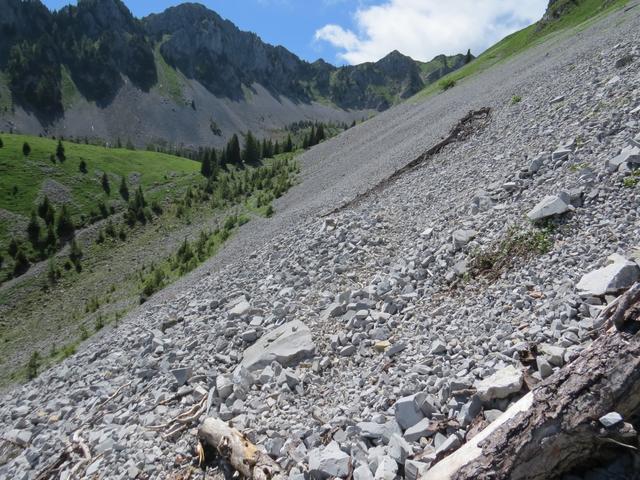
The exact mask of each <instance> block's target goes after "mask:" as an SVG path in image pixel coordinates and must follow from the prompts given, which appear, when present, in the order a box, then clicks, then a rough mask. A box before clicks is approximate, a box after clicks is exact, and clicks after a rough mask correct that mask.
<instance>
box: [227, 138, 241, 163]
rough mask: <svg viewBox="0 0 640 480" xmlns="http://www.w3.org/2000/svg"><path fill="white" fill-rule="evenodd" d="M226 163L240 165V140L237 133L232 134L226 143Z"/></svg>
mask: <svg viewBox="0 0 640 480" xmlns="http://www.w3.org/2000/svg"><path fill="white" fill-rule="evenodd" d="M227 163H230V164H232V165H237V166H241V165H242V156H241V154H240V140H239V139H238V135H236V134H234V135H233V137H231V140H229V143H228V145H227Z"/></svg>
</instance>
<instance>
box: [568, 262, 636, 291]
mask: <svg viewBox="0 0 640 480" xmlns="http://www.w3.org/2000/svg"><path fill="white" fill-rule="evenodd" d="M639 279H640V267H638V265H637V264H636V263H635V262H629V261H626V260H625V261H617V262H614V263H613V264H611V265H608V266H606V267H604V268H600V269H598V270H594V271H593V272H590V273H587V274H586V275H584V276H583V277H582V278H581V279H580V281H579V282H578V284H577V285H576V289H577V290H578V293H579V294H580V295H583V296H591V295H594V296H601V295H606V294H610V293H611V294H615V293H618V292H619V291H620V290H624V289H627V288H629V287H631V286H632V285H633V284H634V283H635V282H637V281H638V280H639Z"/></svg>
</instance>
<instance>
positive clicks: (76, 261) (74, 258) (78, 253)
mask: <svg viewBox="0 0 640 480" xmlns="http://www.w3.org/2000/svg"><path fill="white" fill-rule="evenodd" d="M69 260H71V263H73V265H74V266H75V267H76V271H78V272H79V271H81V270H82V264H81V263H80V261H81V260H82V250H81V249H80V246H79V245H78V242H76V239H75V238H74V239H73V240H71V248H70V249H69Z"/></svg>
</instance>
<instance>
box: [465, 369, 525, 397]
mask: <svg viewBox="0 0 640 480" xmlns="http://www.w3.org/2000/svg"><path fill="white" fill-rule="evenodd" d="M523 380H524V376H523V374H522V370H519V369H517V368H516V367H514V366H513V365H509V366H508V367H505V368H503V369H502V370H498V371H497V372H495V373H494V374H493V375H491V376H489V377H487V378H485V379H484V380H479V381H477V382H476V384H475V387H476V391H477V394H478V397H480V400H482V401H483V402H490V401H492V400H496V399H501V398H507V397H508V396H509V395H512V394H514V393H518V392H519V391H520V390H521V389H522V382H523Z"/></svg>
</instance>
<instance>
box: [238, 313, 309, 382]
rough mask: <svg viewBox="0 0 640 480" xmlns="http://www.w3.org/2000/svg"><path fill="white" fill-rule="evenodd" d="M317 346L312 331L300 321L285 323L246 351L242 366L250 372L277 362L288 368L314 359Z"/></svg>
mask: <svg viewBox="0 0 640 480" xmlns="http://www.w3.org/2000/svg"><path fill="white" fill-rule="evenodd" d="M315 350H316V345H315V343H314V342H313V338H312V337H311V331H310V330H309V327H307V326H306V325H305V324H304V323H302V322H301V321H300V320H293V321H291V322H289V323H285V324H284V325H281V326H280V327H278V328H276V329H274V330H272V331H271V332H269V333H267V334H265V335H263V336H262V337H260V339H259V340H258V341H257V342H256V343H254V344H253V345H251V346H250V347H249V348H247V349H246V350H245V351H244V355H243V358H242V363H241V364H240V365H241V366H243V367H244V368H246V369H247V370H249V371H255V370H259V369H261V368H264V367H266V366H267V365H271V363H272V362H274V361H276V362H278V363H279V364H280V365H282V366H284V367H286V366H289V365H293V364H295V363H298V362H300V361H301V360H304V359H305V358H309V357H312V356H313V354H314V352H315Z"/></svg>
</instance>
